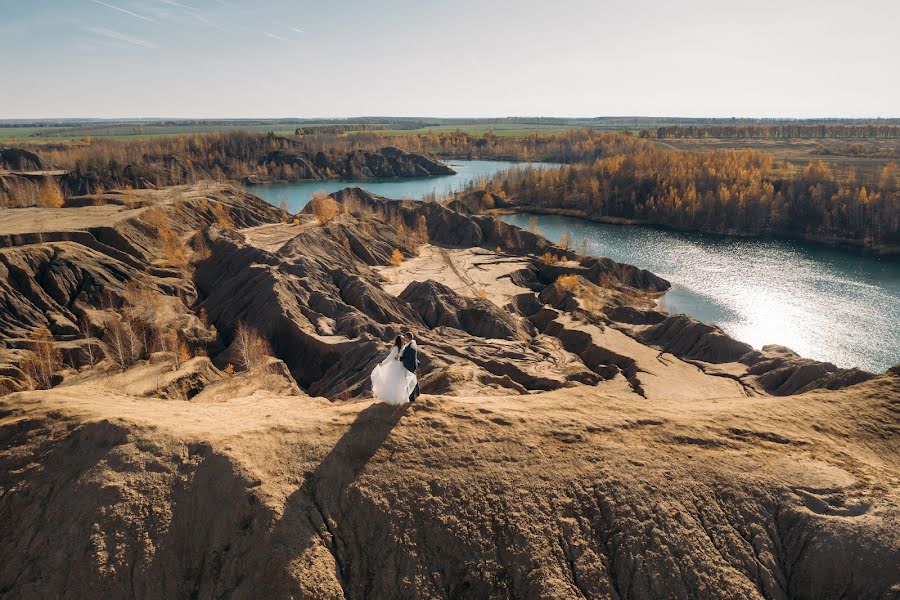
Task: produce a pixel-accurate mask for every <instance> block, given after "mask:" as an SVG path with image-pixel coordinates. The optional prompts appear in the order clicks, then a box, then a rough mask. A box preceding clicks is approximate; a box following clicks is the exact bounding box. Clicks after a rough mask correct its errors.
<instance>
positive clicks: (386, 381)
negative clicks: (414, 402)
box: [372, 346, 417, 406]
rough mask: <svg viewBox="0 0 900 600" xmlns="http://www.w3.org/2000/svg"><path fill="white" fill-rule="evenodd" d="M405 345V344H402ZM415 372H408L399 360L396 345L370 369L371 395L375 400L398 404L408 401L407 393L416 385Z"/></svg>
mask: <svg viewBox="0 0 900 600" xmlns="http://www.w3.org/2000/svg"><path fill="white" fill-rule="evenodd" d="M404 347H405V346H404ZM416 383H417V380H416V374H415V373H410V372H409V371H407V370H406V367H404V366H403V363H402V362H400V351H399V350H397V346H394V348H393V349H392V350H391V353H390V354H388V357H387V358H386V359H384V360H383V361H381V362H380V363H378V364H377V365H376V366H375V368H374V369H372V395H373V396H375V399H376V400H381V401H382V402H385V403H387V404H392V405H394V406H399V405H401V404H407V403H409V395H410V394H411V393H412V391H413V389H414V388H415V387H416Z"/></svg>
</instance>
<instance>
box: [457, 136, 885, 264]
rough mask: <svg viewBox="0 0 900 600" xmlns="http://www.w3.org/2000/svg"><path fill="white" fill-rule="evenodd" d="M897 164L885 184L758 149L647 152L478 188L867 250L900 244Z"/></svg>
mask: <svg viewBox="0 0 900 600" xmlns="http://www.w3.org/2000/svg"><path fill="white" fill-rule="evenodd" d="M898 175H900V173H898V169H897V167H896V165H895V164H893V163H889V164H888V165H887V166H885V167H884V169H883V170H882V172H881V174H880V177H879V178H878V181H875V182H865V181H860V180H859V179H858V178H857V177H855V176H854V175H853V174H852V173H850V174H844V175H836V174H835V173H833V172H832V170H831V169H830V168H829V167H828V165H826V164H825V163H824V162H821V161H812V162H810V163H808V164H807V165H806V166H805V167H804V168H802V169H793V168H791V167H790V166H787V165H779V166H777V168H776V165H775V164H774V162H773V159H772V157H771V155H769V154H767V153H765V152H760V151H754V150H717V151H705V152H672V151H666V150H663V149H656V148H654V149H644V150H640V151H638V152H635V153H632V154H623V155H616V156H608V157H604V158H599V159H597V160H594V161H590V162H581V163H577V164H573V165H568V166H564V167H560V168H558V169H529V168H525V169H511V170H508V171H504V172H500V173H497V174H496V175H495V176H494V177H493V178H492V179H491V180H489V181H481V182H478V183H477V184H475V185H473V187H475V188H481V189H485V190H487V191H491V192H494V193H499V194H500V195H501V196H502V197H506V198H508V199H509V201H510V202H511V203H512V204H513V205H515V206H519V207H524V208H528V207H532V208H536V209H551V210H560V209H561V210H571V211H574V212H576V213H577V214H581V215H583V216H587V217H590V218H595V219H599V220H609V221H616V220H625V221H635V222H641V223H649V224H657V225H664V226H670V227H674V228H678V229H683V230H695V231H704V232H713V233H723V234H731V235H734V234H738V235H745V234H750V235H756V234H776V235H786V236H791V237H803V238H810V239H819V240H822V241H832V242H845V243H851V244H858V245H865V246H869V247H891V248H894V249H896V248H897V247H898V246H900V185H898V184H900V181H898Z"/></svg>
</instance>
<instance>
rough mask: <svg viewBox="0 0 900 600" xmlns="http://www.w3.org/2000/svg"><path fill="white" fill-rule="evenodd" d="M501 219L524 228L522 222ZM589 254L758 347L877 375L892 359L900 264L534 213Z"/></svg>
mask: <svg viewBox="0 0 900 600" xmlns="http://www.w3.org/2000/svg"><path fill="white" fill-rule="evenodd" d="M504 219H505V220H506V221H508V222H510V223H512V224H514V225H519V226H522V227H524V226H526V225H527V221H528V217H527V216H524V215H510V216H508V217H504ZM537 219H538V224H539V227H540V228H541V232H542V233H543V234H544V235H546V236H547V237H548V238H550V239H554V240H557V239H559V237H560V236H561V235H562V233H563V232H565V231H569V232H571V233H572V235H573V236H574V238H575V239H576V240H578V239H580V238H585V239H586V240H587V243H588V248H589V250H590V252H591V253H593V254H599V255H603V256H608V257H610V258H612V259H614V260H617V261H620V262H626V263H630V264H634V265H637V266H639V267H642V268H645V269H649V270H650V271H653V272H654V273H657V274H658V275H661V276H663V277H665V278H666V279H668V280H669V281H671V282H672V283H673V287H672V289H671V290H670V291H669V292H668V293H667V294H666V296H665V297H664V299H663V301H662V306H663V308H664V309H665V310H667V311H668V312H671V313H685V314H689V315H692V316H694V317H697V318H698V319H700V320H702V321H705V322H708V323H716V324H718V325H720V326H721V327H722V328H723V329H724V330H725V331H727V332H728V333H729V334H730V335H732V336H733V337H735V338H737V339H740V340H743V341H745V342H747V343H749V344H751V345H753V346H754V347H756V348H759V347H761V346H763V345H765V344H782V345H784V346H788V347H789V348H792V349H793V350H795V351H797V352H799V353H800V354H801V355H803V356H808V357H810V358H816V359H819V360H827V361H830V362H833V363H835V364H837V365H839V366H843V367H850V366H858V367H862V368H866V369H869V370H874V371H883V370H885V369H886V368H888V367H890V366H891V365H893V364H895V363H897V362H900V261H897V260H893V259H887V258H882V257H876V256H871V255H866V254H863V253H862V252H860V251H855V250H853V249H840V248H829V247H826V246H821V245H812V244H803V243H799V242H790V241H783V240H752V239H741V238H728V237H722V236H706V235H696V234H683V233H678V232H671V231H666V230H662V229H655V228H649V227H632V226H617V225H605V224H600V223H591V222H588V221H583V220H579V219H572V218H568V217H558V216H538V217H537Z"/></svg>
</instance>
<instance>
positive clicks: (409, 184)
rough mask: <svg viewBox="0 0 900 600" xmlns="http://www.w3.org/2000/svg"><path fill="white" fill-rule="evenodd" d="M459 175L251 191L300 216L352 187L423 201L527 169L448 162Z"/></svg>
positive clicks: (488, 162)
mask: <svg viewBox="0 0 900 600" xmlns="http://www.w3.org/2000/svg"><path fill="white" fill-rule="evenodd" d="M446 162H447V164H448V165H450V166H451V167H452V168H453V170H454V171H456V175H444V176H440V177H414V178H405V179H367V180H359V179H336V180H329V181H301V182H299V183H278V184H272V185H248V186H247V191H248V192H250V193H251V194H256V195H257V196H259V197H260V198H262V199H263V200H266V201H268V202H270V203H272V204H275V205H276V206H277V205H278V204H279V203H280V202H281V200H282V198H283V199H284V200H285V202H287V205H288V210H290V211H291V212H297V211H299V210H300V209H301V208H303V207H304V206H306V203H307V202H309V199H310V198H311V197H312V195H313V193H314V192H317V191H319V190H322V191H325V192H326V193H329V194H330V193H331V192H336V191H338V190H342V189H344V188H345V187H349V186H359V187H361V188H365V189H366V190H368V191H370V192H372V193H373V194H378V195H380V196H385V197H387V198H397V199H401V198H406V197H411V198H414V199H416V200H421V199H422V198H424V197H425V196H427V195H428V194H432V193H433V194H435V195H437V196H439V197H440V196H445V195H447V194H449V193H450V192H454V191H457V190H459V189H461V188H462V187H463V186H465V185H466V184H467V183H468V182H470V181H472V180H474V179H478V178H479V177H489V176H491V175H493V174H494V173H496V172H497V171H500V170H502V169H508V168H510V167H515V166H520V167H521V166H524V164H523V163H515V162H505V161H499V160H448V161H446ZM531 166H532V167H535V168H548V167H554V166H558V165H556V164H554V163H532V164H531Z"/></svg>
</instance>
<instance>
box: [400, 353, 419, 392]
mask: <svg viewBox="0 0 900 600" xmlns="http://www.w3.org/2000/svg"><path fill="white" fill-rule="evenodd" d="M400 362H402V363H403V366H404V367H406V370H407V371H409V372H410V373H415V372H416V369H418V368H419V353H418V351H417V350H416V346H415V344H413V343H412V342H410V343H409V344H407V345H406V348H404V349H403V352H402V353H401V354H400ZM418 397H419V382H418V381H417V382H416V387H415V389H413V391H412V394H410V395H409V401H410V402H412V401H413V400H415V399H416V398H418Z"/></svg>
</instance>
